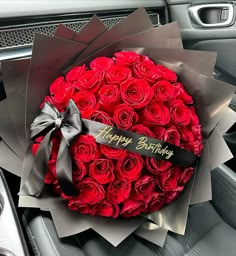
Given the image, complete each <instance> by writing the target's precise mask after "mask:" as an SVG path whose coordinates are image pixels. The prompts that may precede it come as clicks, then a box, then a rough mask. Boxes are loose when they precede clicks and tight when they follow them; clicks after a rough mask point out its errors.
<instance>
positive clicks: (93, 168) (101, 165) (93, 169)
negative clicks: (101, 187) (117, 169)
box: [89, 159, 114, 184]
mask: <svg viewBox="0 0 236 256" xmlns="http://www.w3.org/2000/svg"><path fill="white" fill-rule="evenodd" d="M113 171H114V164H113V162H112V160H110V159H95V160H94V161H93V163H92V164H90V166H89V176H90V177H91V178H93V179H95V180H96V181H97V182H98V183H99V184H107V183H109V182H111V181H113V180H114V174H113Z"/></svg>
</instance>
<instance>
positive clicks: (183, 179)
mask: <svg viewBox="0 0 236 256" xmlns="http://www.w3.org/2000/svg"><path fill="white" fill-rule="evenodd" d="M193 173H194V168H193V167H188V168H185V169H184V170H182V172H181V175H180V180H179V184H180V185H184V184H185V183H187V182H188V181H189V180H190V178H191V177H192V175H193Z"/></svg>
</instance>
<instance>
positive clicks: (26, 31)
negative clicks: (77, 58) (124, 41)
mask: <svg viewBox="0 0 236 256" xmlns="http://www.w3.org/2000/svg"><path fill="white" fill-rule="evenodd" d="M148 15H149V17H150V19H151V21H152V23H153V25H154V26H158V25H160V17H159V14H158V13H149V14H148ZM126 16H127V15H120V16H117V15H116V16H114V17H113V16H110V17H103V18H101V20H102V21H103V23H104V24H105V25H106V26H107V27H108V28H111V27H113V26H114V25H116V24H117V23H118V22H120V21H121V20H122V19H124V18H125V17H126ZM88 21H89V18H87V19H77V20H71V19H70V20H69V21H65V20H64V21H63V22H62V21H59V22H58V21H57V22H55V23H50V24H42V23H41V24H40V23H39V24H35V23H33V24H32V23H31V24H24V25H20V24H19V25H15V26H11V27H8V28H6V27H5V28H0V51H1V50H9V49H12V48H15V47H23V46H29V45H31V44H32V42H33V38H34V34H35V33H43V34H46V35H53V34H54V32H55V30H56V28H57V25H58V24H59V23H63V24H65V25H66V26H67V27H69V28H71V29H73V30H75V31H76V32H79V31H80V30H81V29H82V28H83V27H84V26H85V25H86V24H87V22H88ZM19 22H20V21H19Z"/></svg>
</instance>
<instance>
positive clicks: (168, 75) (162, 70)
mask: <svg viewBox="0 0 236 256" xmlns="http://www.w3.org/2000/svg"><path fill="white" fill-rule="evenodd" d="M156 69H157V72H158V73H159V74H160V75H161V78H162V79H164V80H167V81H170V82H173V83H175V82H176V81H177V75H176V74H175V72H174V71H172V70H170V69H168V68H166V67H164V66H162V65H156Z"/></svg>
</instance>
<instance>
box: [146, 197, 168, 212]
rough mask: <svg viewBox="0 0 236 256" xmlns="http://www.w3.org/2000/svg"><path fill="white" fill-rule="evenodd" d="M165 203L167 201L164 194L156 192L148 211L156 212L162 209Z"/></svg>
mask: <svg viewBox="0 0 236 256" xmlns="http://www.w3.org/2000/svg"><path fill="white" fill-rule="evenodd" d="M164 203H165V196H164V194H162V193H157V192H154V193H153V194H152V197H151V200H150V202H149V204H148V209H147V212H155V211H158V210H160V209H161V208H162V207H163V206H164Z"/></svg>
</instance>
